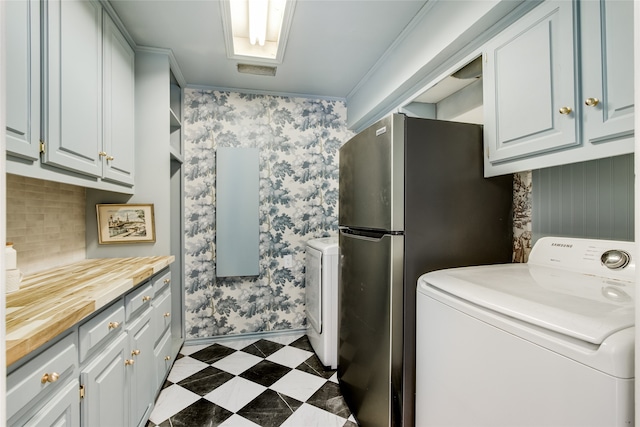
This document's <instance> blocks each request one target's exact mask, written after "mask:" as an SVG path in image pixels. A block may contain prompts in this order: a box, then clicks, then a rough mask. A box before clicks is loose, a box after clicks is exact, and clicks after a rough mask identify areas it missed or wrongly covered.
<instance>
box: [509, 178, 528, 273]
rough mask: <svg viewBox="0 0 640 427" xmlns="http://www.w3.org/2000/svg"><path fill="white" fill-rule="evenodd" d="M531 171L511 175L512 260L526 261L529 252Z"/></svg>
mask: <svg viewBox="0 0 640 427" xmlns="http://www.w3.org/2000/svg"><path fill="white" fill-rule="evenodd" d="M531 188H532V177H531V171H527V172H520V173H516V174H514V175H513V262H527V260H528V259H529V253H530V252H531V197H532V196H531Z"/></svg>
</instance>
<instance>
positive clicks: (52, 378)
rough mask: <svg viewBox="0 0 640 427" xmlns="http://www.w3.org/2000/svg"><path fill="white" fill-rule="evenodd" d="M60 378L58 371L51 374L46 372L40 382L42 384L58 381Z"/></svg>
mask: <svg viewBox="0 0 640 427" xmlns="http://www.w3.org/2000/svg"><path fill="white" fill-rule="evenodd" d="M58 379H60V374H59V373H57V372H52V373H50V374H44V375H43V376H42V378H40V382H41V383H42V384H46V383H55V382H56V381H58Z"/></svg>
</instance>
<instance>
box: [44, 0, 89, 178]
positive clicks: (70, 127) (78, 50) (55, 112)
mask: <svg viewBox="0 0 640 427" xmlns="http://www.w3.org/2000/svg"><path fill="white" fill-rule="evenodd" d="M43 5H44V7H45V10H46V13H45V18H46V19H45V28H46V33H45V39H46V42H45V46H46V55H45V57H46V58H47V59H48V61H47V62H46V64H45V66H44V73H45V75H44V81H45V96H44V124H45V126H44V131H45V132H44V135H45V138H44V142H45V145H46V146H45V152H44V158H43V161H44V163H47V164H49V165H54V166H57V167H60V168H64V169H69V170H72V171H75V172H80V173H84V174H87V175H91V176H95V177H98V176H101V174H102V161H101V156H100V155H99V153H100V152H101V151H102V128H101V126H102V30H101V29H102V6H101V5H100V3H98V2H95V1H78V0H71V1H60V0H52V1H48V2H44V3H43Z"/></svg>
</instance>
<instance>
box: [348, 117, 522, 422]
mask: <svg viewBox="0 0 640 427" xmlns="http://www.w3.org/2000/svg"><path fill="white" fill-rule="evenodd" d="M482 165H483V162H482V127H481V126H479V125H473V124H466V123H455V122H446V121H438V120H427V119H416V118H408V117H405V116H403V115H397V114H394V115H391V116H388V117H386V118H384V119H383V120H380V121H379V122H377V123H376V124H374V125H372V126H371V127H369V128H368V129H366V130H364V131H362V132H361V133H359V134H358V135H357V136H355V137H353V138H352V139H351V140H349V141H348V142H347V143H345V144H344V145H343V146H342V148H341V149H340V188H339V194H340V196H339V224H340V243H339V244H340V272H339V313H340V314H339V344H338V345H339V348H338V379H339V383H340V388H341V390H342V393H343V396H344V398H345V400H346V402H347V404H348V406H349V408H350V409H351V411H352V412H353V413H354V415H355V417H356V419H357V420H358V422H359V423H360V425H361V426H362V427H370V426H413V425H414V408H415V406H414V405H415V399H414V397H415V365H416V360H415V330H416V327H415V317H416V316H415V301H416V283H417V279H418V277H420V275H422V274H423V273H426V272H428V271H432V270H437V269H442V268H448V267H460V266H467V265H480V264H493V263H505V262H510V261H511V253H512V249H511V248H512V213H511V212H512V199H513V197H512V179H513V178H512V176H511V175H509V176H503V177H494V178H488V179H487V178H483V166H482ZM442 327H443V328H446V325H442Z"/></svg>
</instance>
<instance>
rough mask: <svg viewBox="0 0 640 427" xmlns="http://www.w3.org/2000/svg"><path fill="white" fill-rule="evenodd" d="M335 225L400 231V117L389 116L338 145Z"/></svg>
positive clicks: (402, 147) (401, 196) (402, 193)
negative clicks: (337, 188) (337, 199)
mask: <svg viewBox="0 0 640 427" xmlns="http://www.w3.org/2000/svg"><path fill="white" fill-rule="evenodd" d="M339 180H340V201H339V206H340V212H339V224H340V225H341V226H344V227H353V228H359V229H370V230H392V231H402V230H404V117H403V116H399V115H391V116H388V117H385V118H384V119H382V120H380V121H379V122H377V123H376V124H375V125H372V126H370V127H369V128H367V129H366V130H364V131H362V132H361V133H359V134H358V135H356V136H355V137H353V138H352V139H350V140H349V141H347V142H346V143H345V144H344V145H343V146H342V147H341V148H340V179H339Z"/></svg>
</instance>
